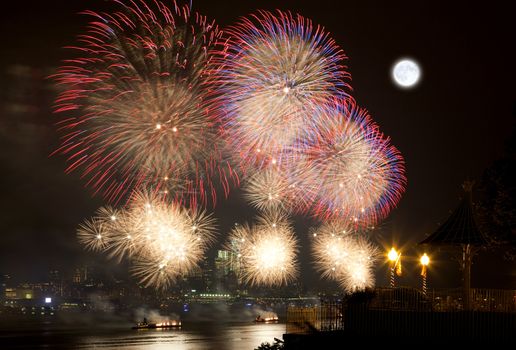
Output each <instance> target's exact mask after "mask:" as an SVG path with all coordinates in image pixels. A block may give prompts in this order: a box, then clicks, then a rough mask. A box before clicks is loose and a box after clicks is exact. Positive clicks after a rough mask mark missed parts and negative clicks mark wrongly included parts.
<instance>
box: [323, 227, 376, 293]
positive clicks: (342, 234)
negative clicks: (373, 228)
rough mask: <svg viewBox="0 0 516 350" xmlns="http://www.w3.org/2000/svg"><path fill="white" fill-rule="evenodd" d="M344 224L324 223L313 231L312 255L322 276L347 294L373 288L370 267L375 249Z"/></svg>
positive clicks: (373, 260) (372, 264)
mask: <svg viewBox="0 0 516 350" xmlns="http://www.w3.org/2000/svg"><path fill="white" fill-rule="evenodd" d="M351 229H352V227H351V225H350V224H349V223H347V222H331V223H326V224H323V225H322V226H321V227H319V228H318V229H317V230H315V231H314V232H313V236H314V240H315V242H314V245H313V256H314V260H315V262H316V268H317V270H319V271H320V272H321V276H322V277H324V278H328V279H331V280H336V281H338V282H339V283H340V285H341V286H342V288H343V289H344V290H346V291H347V292H353V291H356V290H363V289H365V288H366V287H372V286H374V274H373V271H372V268H373V266H374V262H375V260H376V258H377V256H378V250H377V249H376V248H375V247H374V246H373V245H372V244H371V243H370V242H369V241H367V240H366V239H365V238H364V237H362V236H356V235H354V234H352V232H351Z"/></svg>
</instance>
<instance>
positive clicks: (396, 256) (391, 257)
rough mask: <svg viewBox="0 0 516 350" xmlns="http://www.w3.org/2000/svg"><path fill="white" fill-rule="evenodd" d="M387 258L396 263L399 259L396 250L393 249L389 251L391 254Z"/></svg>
mask: <svg viewBox="0 0 516 350" xmlns="http://www.w3.org/2000/svg"><path fill="white" fill-rule="evenodd" d="M387 257H388V258H389V260H390V261H392V262H394V261H396V260H397V259H398V252H397V251H396V249H394V248H392V249H391V250H390V251H389V254H387Z"/></svg>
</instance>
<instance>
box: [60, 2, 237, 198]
mask: <svg viewBox="0 0 516 350" xmlns="http://www.w3.org/2000/svg"><path fill="white" fill-rule="evenodd" d="M114 5H115V6H118V7H119V8H118V10H116V11H113V12H112V13H95V12H92V11H85V12H84V14H86V15H88V16H90V17H91V18H92V21H91V22H90V24H89V27H88V29H87V32H86V33H85V34H83V35H80V36H79V37H78V41H79V46H76V47H71V49H72V50H73V51H74V52H75V53H76V54H77V57H75V58H73V59H68V60H66V61H65V63H64V64H63V66H62V67H61V68H60V69H59V71H58V72H57V74H55V75H54V76H53V78H54V79H55V81H56V82H57V83H58V84H59V85H60V87H62V88H63V92H62V93H61V94H60V95H59V97H58V98H57V99H56V102H55V111H56V112H57V113H61V114H63V115H66V116H65V117H64V118H63V119H62V120H61V121H60V122H59V123H58V126H59V130H60V131H61V132H63V133H64V136H63V137H62V141H61V146H60V147H59V148H58V149H57V150H56V151H55V152H54V153H60V154H63V155H65V156H66V157H67V161H68V162H69V166H68V168H67V170H66V171H67V172H71V171H75V170H76V169H82V170H80V171H81V172H82V176H83V177H84V178H86V179H87V180H88V182H87V184H88V185H89V186H90V187H92V188H94V189H95V190H96V192H95V193H97V192H102V193H103V194H104V196H105V198H106V199H108V201H110V202H116V201H118V200H120V198H122V197H127V194H128V193H130V192H131V191H132V190H133V189H135V188H139V187H141V186H142V185H147V186H151V187H153V188H156V189H158V190H162V191H164V192H171V193H172V192H173V196H174V197H175V199H176V200H179V201H180V200H183V201H187V200H188V201H193V206H195V204H197V202H198V201H200V202H201V203H202V204H205V203H206V202H207V200H208V198H212V201H213V203H214V202H215V192H216V191H215V188H216V186H215V183H214V181H215V178H218V180H220V182H221V183H222V185H223V188H224V191H225V194H226V195H227V191H228V188H229V181H230V178H234V177H235V176H236V175H235V174H234V173H233V172H232V169H231V168H230V167H229V165H228V163H227V162H224V161H222V154H221V146H220V145H219V141H218V138H217V137H216V136H217V127H216V118H215V117H214V115H216V114H217V113H214V111H213V108H212V104H211V103H210V99H209V97H208V96H209V93H208V90H209V89H208V88H207V87H206V86H205V84H206V79H205V75H206V67H207V66H208V62H209V60H210V55H209V53H208V52H209V51H211V47H212V46H214V43H215V41H217V40H219V39H220V36H221V32H220V31H219V30H218V29H217V27H216V26H215V25H214V23H213V22H208V20H207V19H206V18H205V17H204V16H201V15H199V14H191V13H190V8H189V7H188V6H184V7H179V6H177V5H176V4H175V3H174V2H172V7H171V8H169V7H168V6H166V5H164V4H163V3H162V2H160V1H155V2H150V3H148V4H147V3H146V2H144V1H143V0H135V1H134V2H133V1H131V2H128V3H127V4H124V3H122V2H120V1H114Z"/></svg>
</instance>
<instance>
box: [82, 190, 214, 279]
mask: <svg viewBox="0 0 516 350" xmlns="http://www.w3.org/2000/svg"><path fill="white" fill-rule="evenodd" d="M214 224H215V221H214V219H213V218H212V216H211V215H208V214H206V212H203V211H197V212H194V211H190V210H187V209H185V208H183V207H180V206H179V205H178V204H177V203H175V202H172V203H169V202H167V201H164V200H163V199H162V198H160V197H159V196H157V195H153V194H148V193H145V192H141V191H138V192H134V193H133V196H132V197H131V199H130V201H129V204H128V206H127V207H126V208H124V209H122V210H119V211H118V212H117V213H116V216H115V215H114V214H113V213H112V211H111V210H106V209H101V210H99V211H98V212H97V215H96V216H95V217H94V218H92V219H91V220H87V221H86V222H85V224H83V225H81V226H80V228H79V230H78V235H79V239H80V241H81V242H82V243H84V245H85V246H86V248H88V249H93V250H103V251H106V252H107V253H108V254H109V256H110V257H114V258H116V259H118V260H121V259H123V258H129V259H131V260H132V261H133V262H134V267H133V268H132V272H133V274H134V275H135V276H136V277H137V278H139V280H140V282H141V283H142V284H144V285H146V286H155V287H159V288H161V287H163V288H164V287H167V286H168V285H169V284H170V283H173V282H174V281H175V280H176V278H177V277H178V276H181V275H186V274H188V273H190V272H191V271H192V270H193V269H195V268H197V267H198V263H199V261H200V259H201V258H202V256H203V255H204V253H205V252H206V250H207V248H208V246H209V244H210V243H211V242H212V241H213V236H214V229H215V227H214ZM99 237H100V238H99Z"/></svg>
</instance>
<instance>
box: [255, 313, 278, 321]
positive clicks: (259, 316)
mask: <svg viewBox="0 0 516 350" xmlns="http://www.w3.org/2000/svg"><path fill="white" fill-rule="evenodd" d="M254 322H255V323H262V322H263V323H273V322H278V316H269V317H262V316H261V315H258V316H257V317H256V318H255V319H254Z"/></svg>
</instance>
